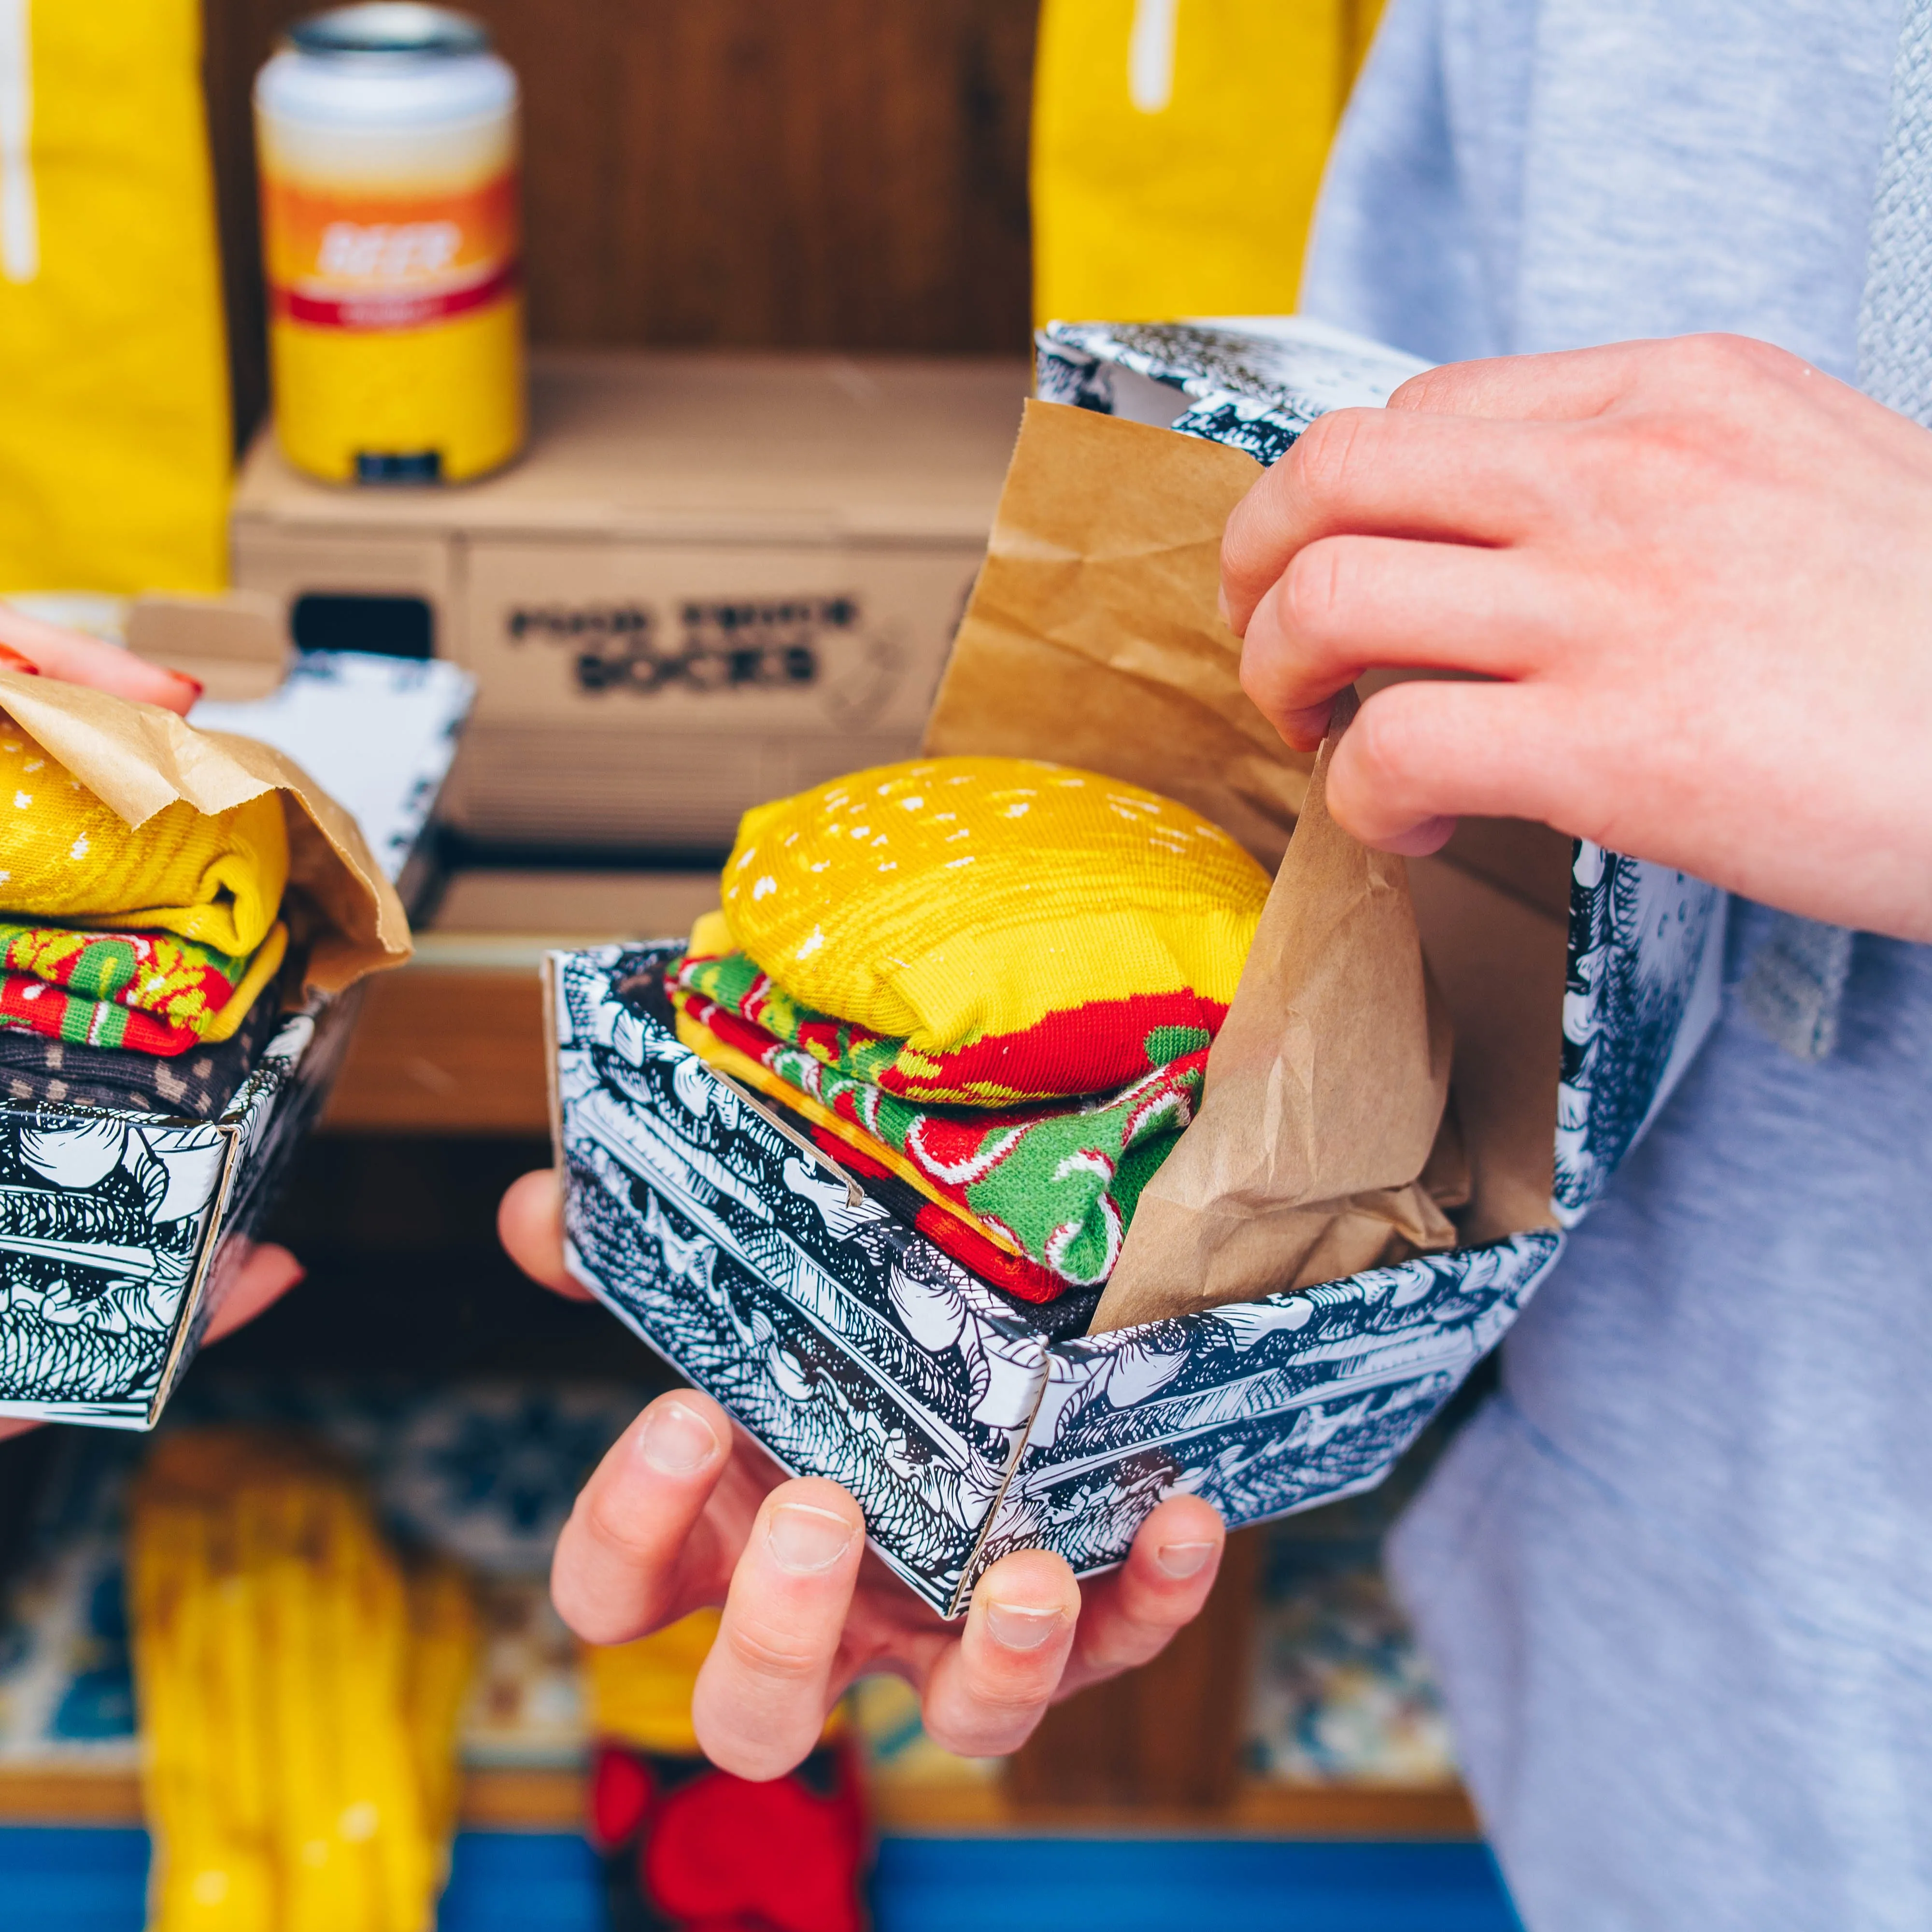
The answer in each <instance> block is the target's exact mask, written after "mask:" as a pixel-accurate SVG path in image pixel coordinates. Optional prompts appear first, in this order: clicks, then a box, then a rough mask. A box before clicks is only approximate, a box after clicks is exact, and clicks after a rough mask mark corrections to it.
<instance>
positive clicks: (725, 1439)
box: [499, 1172, 1225, 1778]
mask: <svg viewBox="0 0 1932 1932" xmlns="http://www.w3.org/2000/svg"><path fill="white" fill-rule="evenodd" d="M499 1228H500V1230H501V1232H502V1237H503V1242H504V1245H505V1247H506V1248H507V1249H508V1250H509V1253H510V1256H511V1259H513V1260H514V1261H515V1262H517V1265H518V1266H520V1268H523V1271H525V1273H526V1274H529V1275H530V1276H532V1277H533V1278H534V1279H535V1280H538V1281H540V1282H541V1283H544V1285H545V1286H548V1287H551V1288H553V1289H556V1290H557V1291H558V1292H559V1293H562V1294H565V1295H575V1296H581V1295H582V1294H583V1290H582V1289H580V1287H579V1286H577V1284H576V1283H574V1282H573V1281H572V1280H571V1278H570V1277H569V1275H568V1273H567V1272H566V1271H565V1268H564V1265H563V1234H562V1218H561V1211H560V1202H559V1196H558V1190H557V1184H556V1176H555V1175H553V1174H552V1173H549V1172H541V1173H537V1174H529V1175H525V1176H524V1177H523V1179H522V1180H520V1181H518V1182H517V1183H516V1184H515V1185H514V1187H511V1190H509V1192H508V1194H507V1195H506V1196H505V1197H504V1201H503V1205H502V1212H501V1214H500V1215H499ZM1224 1540H1225V1538H1224V1532H1223V1528H1222V1525H1221V1520H1220V1517H1218V1516H1217V1514H1215V1512H1214V1510H1213V1508H1211V1507H1210V1506H1209V1505H1208V1504H1206V1503H1205V1502H1202V1501H1201V1500H1200V1499H1199V1498H1197V1497H1193V1496H1174V1497H1170V1498H1169V1499H1168V1500H1167V1501H1166V1502H1164V1503H1163V1504H1161V1505H1160V1507H1159V1508H1157V1509H1156V1510H1155V1511H1154V1514H1152V1515H1151V1517H1148V1520H1147V1522H1146V1523H1145V1524H1144V1525H1143V1526H1142V1529H1141V1532H1140V1534H1139V1536H1138V1537H1137V1538H1136V1539H1135V1542H1134V1547H1133V1553H1132V1554H1131V1555H1130V1556H1129V1557H1128V1559H1127V1562H1125V1563H1124V1565H1122V1566H1121V1568H1119V1569H1118V1570H1117V1571H1115V1572H1113V1573H1112V1574H1111V1575H1109V1576H1106V1577H1101V1578H1099V1579H1097V1580H1094V1581H1091V1582H1090V1583H1088V1584H1086V1585H1085V1586H1082V1585H1081V1584H1080V1583H1078V1582H1076V1580H1075V1578H1074V1576H1073V1571H1072V1570H1071V1569H1070V1568H1069V1566H1068V1565H1067V1562H1066V1561H1065V1559H1063V1558H1061V1557H1059V1556H1054V1555H1052V1554H1051V1553H1048V1552H1046V1551H1044V1550H1019V1551H1016V1552H1015V1553H1013V1554H1012V1555H1011V1556H1006V1557H1003V1558H1002V1559H1001V1560H1000V1561H999V1562H998V1563H995V1565H992V1568H989V1570H988V1571H986V1574H985V1575H984V1576H983V1577H981V1578H980V1582H979V1584H978V1586H977V1588H976V1589H975V1590H974V1593H973V1602H972V1607H971V1610H970V1611H969V1613H968V1615H967V1616H966V1617H965V1619H964V1620H963V1622H959V1623H948V1622H945V1621H944V1619H941V1617H940V1616H938V1615H937V1614H936V1613H935V1612H933V1611H932V1610H930V1609H929V1608H928V1607H926V1605H925V1604H922V1603H921V1602H920V1601H919V1600H918V1599H917V1598H916V1597H914V1596H913V1594H912V1593H911V1592H910V1590H908V1589H907V1588H906V1587H905V1586H904V1584H903V1583H901V1582H900V1581H899V1580H898V1578H897V1577H894V1576H893V1575H892V1573H891V1571H889V1570H888V1569H887V1568H886V1566H885V1565H883V1563H881V1562H880V1561H879V1559H877V1557H876V1556H874V1555H872V1554H871V1553H870V1552H869V1551H868V1550H867V1549H866V1547H865V1520H864V1518H863V1517H862V1515H861V1514H860V1511H859V1505H858V1504H857V1503H856V1502H855V1501H854V1500H853V1498H852V1496H850V1494H849V1493H847V1491H846V1490H843V1489H841V1487H839V1486H838V1484H836V1483H832V1482H828V1481H825V1480H824V1479H823V1478H817V1477H804V1478H794V1479H787V1478H786V1476H785V1475H784V1472H783V1471H782V1470H781V1469H779V1468H778V1466H777V1465H776V1464H775V1463H773V1462H772V1460H771V1458H770V1457H769V1456H767V1455H766V1454H765V1453H764V1452H763V1451H762V1450H761V1449H760V1448H758V1447H757V1445H756V1444H755V1443H754V1442H752V1440H751V1438H750V1437H749V1436H747V1435H745V1433H744V1432H743V1431H742V1430H739V1429H738V1428H736V1427H735V1426H734V1425H733V1424H732V1422H731V1421H730V1418H729V1417H728V1416H727V1415H726V1414H725V1412H724V1410H723V1409H721V1408H720V1407H719V1406H718V1404H717V1403H715V1402H713V1401H712V1400H711V1399H710V1398H709V1397H708V1396H705V1395H701V1394H698V1393H697V1391H694V1390H688V1389H679V1390H676V1391H673V1392H672V1393H671V1394H668V1395H663V1396H660V1397H658V1399H657V1400H656V1401H655V1402H654V1403H652V1404H651V1405H650V1406H649V1407H648V1408H647V1409H645V1410H644V1411H643V1413H642V1414H641V1415H640V1416H638V1418H637V1420H636V1421H634V1423H632V1424H631V1427H629V1428H628V1430H625V1433H624V1434H623V1435H622V1437H620V1438H619V1440H618V1442H616V1445H615V1446H614V1447H613V1448H612V1449H611V1451H610V1453H609V1454H607V1456H606V1457H604V1460H603V1461H602V1463H600V1464H599V1465H598V1468H597V1470H596V1472H595V1474H594V1475H592V1477H591V1478H590V1480H589V1482H588V1483H586V1484H585V1485H584V1488H583V1493H582V1494H581V1495H580V1496H579V1497H578V1498H577V1504H576V1507H575V1508H574V1510H573V1511H571V1517H570V1521H569V1523H568V1524H567V1525H566V1526H565V1529H564V1532H563V1534H562V1537H561V1538H559V1541H558V1544H557V1550H556V1561H555V1564H554V1565H553V1569H552V1572H551V1593H552V1595H553V1597H554V1598H555V1599H556V1607H557V1609H558V1610H559V1613H561V1614H562V1617H563V1619H564V1621H565V1622H566V1623H567V1624H568V1625H570V1626H571V1628H572V1629H573V1630H574V1631H576V1632H577V1634H578V1635H579V1636H580V1637H583V1638H584V1639H585V1640H586V1641H588V1642H589V1643H623V1642H625V1641H627V1640H629V1639H631V1638H633V1637H641V1636H643V1635H645V1634H646V1633H648V1632H649V1631H654V1630H658V1629H661V1628H663V1627H664V1625H667V1624H669V1623H671V1622H675V1621H676V1619H679V1617H682V1616H687V1615H688V1614H689V1613H691V1611H693V1610H699V1609H702V1608H703V1607H706V1606H708V1605H718V1604H721V1605H722V1606H723V1608H724V1618H723V1622H722V1624H721V1628H720V1630H719V1632H718V1640H717V1642H716V1643H715V1645H714V1646H713V1647H712V1652H711V1654H710V1655H709V1658H706V1661H705V1664H704V1667H703V1670H702V1672H701V1673H700V1676H699V1678H698V1682H697V1691H696V1694H695V1696H694V1700H693V1703H692V1718H693V1721H694V1724H695V1725H696V1727H697V1736H698V1741H699V1742H700V1744H701V1745H703V1748H704V1751H705V1754H706V1756H707V1757H709V1758H710V1759H711V1760H712V1763H715V1764H717V1765H719V1766H721V1767H722V1768H723V1769H725V1770H727V1771H730V1772H736V1774H737V1775H739V1776H740V1777H742V1778H775V1777H778V1776H780V1775H782V1774H783V1773H784V1772H787V1771H788V1770H790V1769H791V1767H792V1766H794V1765H795V1764H796V1763H799V1760H802V1758H803V1757H805V1755H806V1754H807V1753H808V1752H809V1751H811V1748H812V1747H813V1745H814V1744H816V1743H817V1740H818V1737H819V1734H820V1731H821V1730H823V1726H824V1723H825V1718H826V1714H827V1712H829V1710H830V1709H831V1708H832V1705H833V1704H834V1703H835V1702H836V1701H837V1700H838V1698H839V1697H840V1696H841V1695H842V1694H843V1693H844V1691H845V1689H846V1688H847V1686H848V1685H850V1684H851V1683H852V1682H853V1681H854V1680H855V1679H857V1678H859V1677H860V1676H865V1675H866V1674H867V1673H875V1672H889V1673H893V1674H895V1675H897V1676H901V1677H904V1678H905V1679H907V1680H908V1681H910V1682H911V1683H913V1685H916V1687H917V1688H918V1689H919V1693H920V1700H921V1706H922V1712H923V1715H924V1721H925V1724H926V1731H927V1733H928V1734H929V1736H932V1738H933V1739H934V1740H935V1742H938V1744H940V1745H942V1746H943V1747H944V1748H946V1749H947V1750H949V1751H956V1752H958V1753H959V1754H962V1755H963V1756H966V1757H998V1756H1001V1755H1004V1754H1006V1753H1007V1752H1009V1751H1013V1750H1015V1749H1016V1748H1018V1747H1019V1745H1021V1744H1022V1743H1023V1742H1025V1739H1026V1738H1027V1736H1028V1734H1029V1733H1031V1731H1032V1730H1033V1728H1034V1726H1035V1725H1036V1724H1037V1723H1038V1722H1039V1721H1040V1717H1041V1715H1042V1714H1043V1712H1045V1711H1046V1708H1047V1706H1049V1704H1050V1703H1053V1702H1054V1701H1055V1700H1056V1699H1058V1698H1060V1697H1065V1696H1067V1695H1068V1694H1070V1693H1072V1692H1073V1691H1077V1690H1079V1689H1080V1688H1082V1686H1083V1685H1088V1684H1092V1683H1096V1682H1099V1681H1100V1679H1103V1678H1106V1677H1110V1676H1114V1675H1115V1674H1116V1673H1118V1672H1120V1671H1122V1670H1130V1669H1132V1668H1133V1667H1134V1666H1135V1665H1136V1664H1145V1662H1147V1661H1148V1659H1150V1658H1152V1657H1154V1655H1157V1653H1158V1652H1160V1650H1161V1649H1162V1648H1163V1646H1165V1645H1166V1643H1167V1641H1168V1640H1169V1638H1170V1637H1172V1636H1173V1634H1175V1631H1178V1630H1179V1629H1180V1628H1181V1627H1182V1625H1184V1624H1186V1623H1187V1622H1190V1620H1191V1619H1193V1617H1194V1616H1196V1614H1197V1613H1199V1610H1200V1609H1201V1607H1202V1604H1205V1602H1206V1601H1207V1598H1208V1591H1209V1589H1211V1587H1212V1586H1213V1583H1214V1574H1215V1571H1216V1569H1217V1567H1218V1565H1219V1564H1220V1556H1221V1550H1222V1545H1223V1541H1224Z"/></svg>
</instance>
